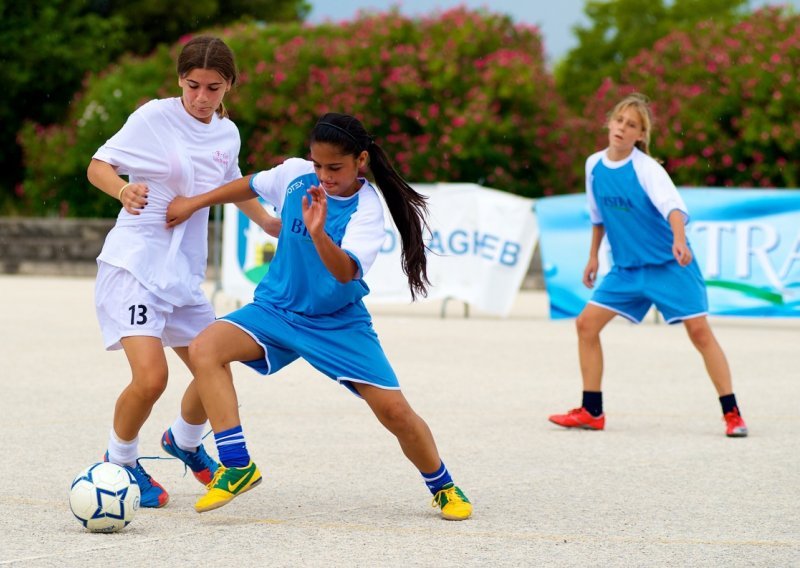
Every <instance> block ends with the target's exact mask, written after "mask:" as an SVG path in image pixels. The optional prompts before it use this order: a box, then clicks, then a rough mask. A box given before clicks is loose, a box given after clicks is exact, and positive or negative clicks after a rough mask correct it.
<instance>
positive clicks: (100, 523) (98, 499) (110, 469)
mask: <svg viewBox="0 0 800 568" xmlns="http://www.w3.org/2000/svg"><path fill="white" fill-rule="evenodd" d="M139 498H140V494H139V486H138V485H137V484H136V479H135V478H134V477H133V474H132V473H131V472H129V471H128V470H127V469H125V468H124V467H122V466H119V465H117V464H114V463H110V462H100V463H96V464H94V465H90V466H89V467H87V468H86V469H84V470H83V471H82V472H80V473H79V474H78V476H77V477H76V478H75V481H73V482H72V486H71V487H70V489H69V508H70V509H72V514H73V515H75V518H77V519H78V520H79V521H80V522H81V524H82V525H83V526H84V527H86V528H87V529H89V530H90V531H92V532H106V533H110V532H117V531H118V530H120V529H121V528H124V527H126V526H127V525H128V523H130V522H131V521H132V520H133V515H134V513H135V512H136V510H137V509H138V508H139Z"/></svg>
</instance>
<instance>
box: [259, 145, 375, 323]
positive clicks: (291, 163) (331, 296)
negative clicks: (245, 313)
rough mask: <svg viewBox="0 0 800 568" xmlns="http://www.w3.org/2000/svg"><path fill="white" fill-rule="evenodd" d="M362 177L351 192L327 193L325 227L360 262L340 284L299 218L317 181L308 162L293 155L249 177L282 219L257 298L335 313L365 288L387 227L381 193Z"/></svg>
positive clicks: (313, 312) (302, 311)
mask: <svg viewBox="0 0 800 568" xmlns="http://www.w3.org/2000/svg"><path fill="white" fill-rule="evenodd" d="M362 182H363V185H362V186H361V189H359V190H358V191H357V192H356V193H355V194H354V195H352V196H350V197H346V198H341V197H334V196H330V195H329V196H328V217H327V220H326V221H325V232H326V233H327V234H328V235H329V236H330V238H331V239H332V240H333V242H334V243H336V244H337V245H338V246H340V247H341V248H342V249H343V250H344V251H345V252H346V253H347V254H348V255H350V257H351V258H352V259H353V260H354V261H355V262H356V264H357V265H358V274H357V275H356V278H355V279H353V280H351V281H350V282H348V283H346V284H342V283H341V282H339V281H337V280H336V278H334V276H333V275H332V274H331V273H330V271H328V269H327V268H326V267H325V265H324V264H323V262H322V260H321V259H320V257H319V254H318V253H317V250H316V248H315V247H314V243H313V242H312V240H311V236H310V235H309V234H308V231H307V230H306V227H305V224H304V223H303V209H302V199H303V196H305V195H306V194H307V190H308V189H309V188H310V187H311V186H312V185H320V183H319V179H318V178H317V176H316V174H315V173H314V166H313V164H312V162H310V161H308V160H302V159H299V158H292V159H289V160H286V161H285V162H284V163H283V164H281V165H279V166H277V167H275V168H272V169H271V170H267V171H262V172H259V173H257V174H255V175H254V176H253V177H252V178H251V180H250V187H251V188H252V189H253V191H255V192H256V193H257V194H258V195H260V196H261V197H262V198H264V200H265V201H267V203H270V204H272V205H274V206H275V208H276V210H277V211H278V213H279V214H280V217H281V222H282V224H283V226H282V228H281V232H280V235H279V237H278V248H277V251H276V253H275V257H274V259H273V260H272V262H271V263H270V267H269V272H268V273H267V275H266V276H265V278H264V279H263V280H262V281H261V283H260V284H259V285H258V286H257V288H256V291H255V301H256V303H259V302H266V303H269V304H271V305H273V306H276V307H279V308H282V309H284V310H289V311H292V312H296V313H300V314H304V315H308V316H315V315H325V314H332V313H334V312H337V311H339V310H341V309H342V308H344V307H346V306H349V305H351V304H355V303H357V302H360V300H361V298H363V297H364V296H365V295H366V294H368V293H369V288H368V287H367V284H366V283H365V282H364V280H363V277H364V274H366V273H367V271H368V270H369V269H370V267H371V266H372V264H373V262H374V261H375V258H376V257H377V255H378V251H379V250H380V248H381V245H382V244H383V241H384V239H385V238H386V231H385V226H384V218H383V205H382V203H381V201H380V198H379V197H378V194H377V192H376V190H375V188H374V187H373V186H372V185H371V184H370V183H369V182H368V181H367V180H362ZM309 199H310V197H309Z"/></svg>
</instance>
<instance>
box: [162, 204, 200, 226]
mask: <svg viewBox="0 0 800 568" xmlns="http://www.w3.org/2000/svg"><path fill="white" fill-rule="evenodd" d="M194 211H195V209H194V207H192V200H191V199H190V198H188V197H183V196H178V197H176V198H175V199H173V200H172V201H171V202H170V204H169V206H168V207H167V228H168V229H171V228H173V227H176V226H178V225H180V224H181V223H183V222H184V221H186V220H187V219H188V218H189V217H191V216H192V214H193V213H194Z"/></svg>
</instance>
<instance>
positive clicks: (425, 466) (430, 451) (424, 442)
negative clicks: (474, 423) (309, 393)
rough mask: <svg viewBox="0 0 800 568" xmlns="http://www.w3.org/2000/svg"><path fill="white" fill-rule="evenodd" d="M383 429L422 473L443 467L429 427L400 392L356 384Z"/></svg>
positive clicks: (354, 384)
mask: <svg viewBox="0 0 800 568" xmlns="http://www.w3.org/2000/svg"><path fill="white" fill-rule="evenodd" d="M353 386H355V388H356V390H357V391H358V394H360V395H361V396H362V397H363V398H364V400H365V401H366V402H367V404H368V405H369V407H370V409H371V410H372V412H374V413H375V416H376V417H377V418H378V421H379V422H380V423H381V424H383V426H384V427H385V428H386V429H387V430H389V432H391V433H392V434H394V435H395V437H396V438H397V441H398V442H399V443H400V448H401V449H402V450H403V453H404V454H405V456H406V457H407V458H408V459H409V460H411V463H413V464H414V466H415V467H416V468H417V469H418V470H419V471H423V472H431V471H436V470H437V469H438V468H439V465H440V464H441V461H442V460H441V458H440V457H439V451H438V450H437V449H436V443H435V442H434V440H433V434H431V430H430V428H428V425H427V424H426V423H425V421H424V420H423V419H422V418H420V416H419V415H418V414H417V413H416V412H414V410H413V409H412V408H411V405H409V404H408V401H407V400H406V398H405V396H403V393H402V392H400V391H399V390H387V389H381V388H378V387H374V386H371V385H365V384H362V383H353Z"/></svg>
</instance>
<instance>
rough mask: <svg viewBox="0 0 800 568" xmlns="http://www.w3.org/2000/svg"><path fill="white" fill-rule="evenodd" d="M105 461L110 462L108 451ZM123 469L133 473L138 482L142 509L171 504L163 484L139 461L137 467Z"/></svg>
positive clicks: (104, 457)
mask: <svg viewBox="0 0 800 568" xmlns="http://www.w3.org/2000/svg"><path fill="white" fill-rule="evenodd" d="M103 461H105V462H107V461H108V452H107V451H106V453H105V455H104V456H103ZM118 465H122V464H118ZM122 467H124V468H125V469H127V470H128V471H129V472H131V474H132V475H133V477H134V479H135V480H136V485H138V486H139V493H141V499H140V501H139V506H140V507H149V508H151V509H160V508H161V507H163V506H164V505H166V504H167V503H168V502H169V493H167V490H166V489H164V488H163V487H161V484H160V483H159V482H158V481H156V480H155V479H153V478H152V477H151V476H150V474H149V473H147V472H146V471H145V470H144V468H143V467H142V464H141V463H139V460H136V466H135V467H131V466H129V465H122Z"/></svg>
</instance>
